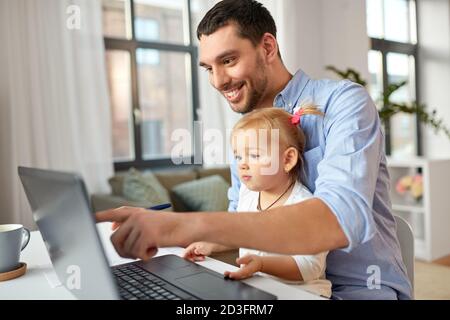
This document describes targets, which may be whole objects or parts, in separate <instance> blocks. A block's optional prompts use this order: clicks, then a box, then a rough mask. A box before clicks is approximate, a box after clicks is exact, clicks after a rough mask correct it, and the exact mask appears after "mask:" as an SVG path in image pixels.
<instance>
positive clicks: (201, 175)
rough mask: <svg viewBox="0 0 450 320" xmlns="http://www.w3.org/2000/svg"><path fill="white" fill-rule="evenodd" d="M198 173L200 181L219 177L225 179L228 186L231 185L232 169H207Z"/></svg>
mask: <svg viewBox="0 0 450 320" xmlns="http://www.w3.org/2000/svg"><path fill="white" fill-rule="evenodd" d="M197 173H198V179H202V178H206V177H210V176H214V175H219V176H221V177H222V178H224V179H225V181H226V182H228V184H230V185H231V171H230V167H223V168H207V169H203V168H200V169H197Z"/></svg>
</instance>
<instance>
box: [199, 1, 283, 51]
mask: <svg viewBox="0 0 450 320" xmlns="http://www.w3.org/2000/svg"><path fill="white" fill-rule="evenodd" d="M232 22H234V23H236V25H237V26H238V35H239V36H240V37H241V38H244V39H249V40H250V41H251V42H252V43H253V45H254V46H256V45H258V44H259V42H260V41H261V39H262V38H263V36H264V34H265V33H267V32H268V33H270V34H272V35H273V36H274V37H275V38H276V37H277V27H276V25H275V21H274V20H273V17H272V15H271V14H270V12H269V10H267V9H266V8H265V7H264V6H263V5H262V4H261V3H259V2H257V1H254V0H223V1H220V2H219V3H217V4H216V5H215V6H214V7H213V8H212V9H211V10H209V11H208V13H206V15H205V17H204V18H203V19H202V21H201V22H200V24H199V25H198V28H197V38H198V39H199V40H200V38H201V37H202V35H206V36H209V35H211V34H213V33H214V32H216V31H217V30H218V29H220V28H222V27H224V26H227V25H229V24H230V23H232Z"/></svg>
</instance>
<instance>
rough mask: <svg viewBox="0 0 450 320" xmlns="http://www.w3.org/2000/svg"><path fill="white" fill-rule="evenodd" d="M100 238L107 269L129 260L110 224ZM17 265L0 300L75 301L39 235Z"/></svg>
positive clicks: (210, 262) (278, 291) (293, 291)
mask: <svg viewBox="0 0 450 320" xmlns="http://www.w3.org/2000/svg"><path fill="white" fill-rule="evenodd" d="M98 230H99V233H100V237H101V239H102V242H103V245H104V248H105V251H106V255H107V257H108V259H109V262H110V265H117V264H121V263H125V262H129V261H131V260H126V259H122V258H121V257H119V256H118V255H117V253H116V251H115V250H114V248H113V246H112V244H111V242H110V240H109V236H110V234H111V231H110V230H111V229H110V224H109V223H104V224H100V225H98ZM182 253H183V249H182V248H167V249H160V250H159V252H158V255H166V254H176V255H181V254H182ZM20 261H22V262H25V263H27V272H26V274H25V275H23V276H22V277H20V278H17V279H14V280H9V281H5V282H0V300H4V299H23V300H29V299H33V300H53V299H54V300H67V299H75V298H74V296H73V295H72V294H71V293H70V291H69V290H67V289H66V288H65V287H64V286H62V285H60V284H59V281H58V280H57V279H56V273H55V272H54V269H53V267H52V264H51V261H50V257H49V255H48V253H47V250H46V248H45V245H44V241H43V240H42V237H41V234H40V233H39V232H38V231H34V232H32V233H31V240H30V243H29V244H28V246H27V247H26V248H25V249H24V251H22V255H21V259H20ZM199 264H201V265H203V266H205V267H207V268H209V269H211V270H214V271H216V272H219V273H223V272H224V271H226V270H230V271H233V270H236V269H237V268H236V267H235V266H232V265H229V264H226V263H223V262H221V261H218V260H214V259H211V258H206V261H204V262H200V263H199ZM244 282H246V283H247V284H249V285H252V286H254V287H256V288H259V289H262V290H264V291H267V292H270V293H272V294H275V295H276V296H277V297H278V299H281V300H319V299H320V300H322V299H323V298H321V297H319V296H316V295H313V294H311V293H309V292H307V291H304V290H302V289H300V288H298V287H297V286H291V285H287V284H284V283H282V282H279V281H276V280H273V279H270V278H266V277H261V276H255V277H252V278H250V279H247V280H244Z"/></svg>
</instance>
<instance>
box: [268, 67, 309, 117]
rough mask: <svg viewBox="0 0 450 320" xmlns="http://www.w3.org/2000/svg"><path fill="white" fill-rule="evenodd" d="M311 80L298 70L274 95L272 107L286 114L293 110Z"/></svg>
mask: <svg viewBox="0 0 450 320" xmlns="http://www.w3.org/2000/svg"><path fill="white" fill-rule="evenodd" d="M310 80H311V79H310V78H309V77H308V75H306V73H304V72H303V71H302V70H298V71H297V73H296V74H295V75H294V77H293V78H292V79H291V81H289V83H288V84H287V85H286V87H285V88H284V89H283V91H281V92H280V93H279V94H277V95H276V97H275V100H274V102H273V105H274V106H275V107H277V108H283V109H285V110H286V111H288V112H291V113H292V111H293V110H294V108H295V106H296V104H297V101H298V100H299V99H300V97H301V95H302V93H303V90H304V89H305V87H306V85H307V84H308V82H309V81H310Z"/></svg>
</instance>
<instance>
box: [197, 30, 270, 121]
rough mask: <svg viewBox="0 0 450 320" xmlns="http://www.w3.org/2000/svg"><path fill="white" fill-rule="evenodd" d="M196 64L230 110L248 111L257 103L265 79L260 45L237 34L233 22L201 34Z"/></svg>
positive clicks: (255, 106) (259, 100)
mask: <svg viewBox="0 0 450 320" xmlns="http://www.w3.org/2000/svg"><path fill="white" fill-rule="evenodd" d="M200 66H201V67H203V68H205V70H206V71H207V72H208V76H209V81H210V83H211V85H212V86H213V87H214V88H216V89H217V90H218V91H219V92H220V93H221V94H222V95H223V96H224V97H225V98H226V99H227V101H228V103H229V104H230V106H231V108H232V109H233V111H235V112H238V113H248V112H250V111H252V110H254V109H257V108H260V107H261V102H262V101H263V98H264V95H265V94H266V90H267V83H268V80H267V75H266V65H265V59H264V57H263V54H262V48H261V46H256V47H255V46H254V45H253V43H252V42H251V41H250V40H248V39H244V38H241V37H239V36H238V30H237V26H236V24H234V23H230V24H229V25H227V26H224V27H222V28H219V29H218V30H217V31H216V32H214V33H213V34H211V35H209V36H206V35H202V37H201V38H200Z"/></svg>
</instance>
